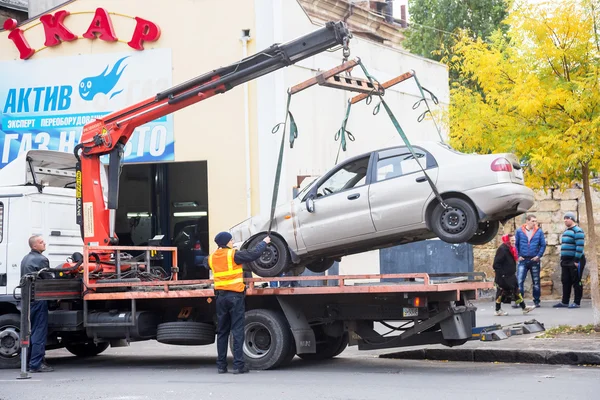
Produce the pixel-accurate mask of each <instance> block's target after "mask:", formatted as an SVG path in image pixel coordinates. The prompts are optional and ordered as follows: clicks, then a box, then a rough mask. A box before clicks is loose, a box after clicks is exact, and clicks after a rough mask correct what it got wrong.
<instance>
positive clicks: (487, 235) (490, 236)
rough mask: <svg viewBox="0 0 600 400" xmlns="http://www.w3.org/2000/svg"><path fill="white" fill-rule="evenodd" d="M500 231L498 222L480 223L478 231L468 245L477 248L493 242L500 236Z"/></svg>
mask: <svg viewBox="0 0 600 400" xmlns="http://www.w3.org/2000/svg"><path fill="white" fill-rule="evenodd" d="M499 229H500V222H498V221H486V222H480V223H479V226H478V228H477V231H476V232H475V234H474V235H473V237H471V239H469V240H468V241H467V243H469V244H472V245H475V246H477V245H482V244H486V243H488V242H491V241H492V240H494V238H495V237H496V235H497V234H498V230H499Z"/></svg>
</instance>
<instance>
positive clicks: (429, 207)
mask: <svg viewBox="0 0 600 400" xmlns="http://www.w3.org/2000/svg"><path fill="white" fill-rule="evenodd" d="M440 196H442V199H444V200H446V199H454V198H456V199H461V200H464V201H466V202H468V203H469V204H470V205H471V206H472V207H473V208H474V209H475V210H476V211H477V215H478V217H479V220H480V221H481V220H482V219H483V218H484V217H485V213H484V212H483V211H481V209H480V208H479V207H477V205H476V204H475V203H474V202H473V200H471V198H470V197H469V196H467V195H466V194H464V193H460V192H445V193H440ZM438 204H439V202H438V200H437V198H436V197H433V199H431V201H430V202H429V204H427V208H426V209H425V224H426V226H427V229H429V230H431V214H432V213H433V210H434V209H435V206H437V205H438Z"/></svg>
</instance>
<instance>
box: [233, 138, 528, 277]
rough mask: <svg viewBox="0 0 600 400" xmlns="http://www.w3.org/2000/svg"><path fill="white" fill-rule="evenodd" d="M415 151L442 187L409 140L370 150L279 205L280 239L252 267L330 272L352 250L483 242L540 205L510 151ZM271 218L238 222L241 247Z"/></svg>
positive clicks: (261, 271)
mask: <svg viewBox="0 0 600 400" xmlns="http://www.w3.org/2000/svg"><path fill="white" fill-rule="evenodd" d="M413 149H414V152H415V155H416V156H417V159H418V160H419V163H420V164H421V166H422V167H423V168H424V169H425V171H426V173H427V176H429V178H430V179H431V181H432V182H433V183H434V184H435V187H436V188H437V190H438V192H439V194H440V195H441V196H442V198H443V202H444V205H445V207H444V206H443V205H442V204H441V203H440V202H439V201H438V200H437V197H436V196H435V194H434V193H433V190H432V187H431V185H430V183H429V182H428V179H427V176H426V175H425V174H424V173H423V170H422V169H421V167H420V166H419V163H417V160H416V159H415V157H414V155H413V154H412V153H411V152H410V151H409V149H408V148H407V147H405V146H399V147H393V148H387V149H381V150H376V151H372V152H370V153H367V154H362V155H359V156H356V157H353V158H351V159H348V160H346V161H343V162H341V163H340V164H338V165H336V166H335V167H334V168H333V169H331V170H330V171H329V172H327V173H326V174H325V175H323V176H322V177H320V178H318V179H315V180H314V181H313V182H312V183H310V184H309V185H307V186H305V187H304V189H302V191H300V192H299V193H298V195H297V196H296V197H295V198H294V199H293V200H292V201H291V202H289V203H286V204H281V205H279V206H278V207H277V209H276V211H275V216H274V220H273V224H272V230H271V240H272V241H271V243H270V244H269V246H268V248H267V250H266V251H265V252H264V253H263V255H262V257H261V258H260V259H259V260H257V261H255V262H253V263H251V264H250V267H251V269H252V271H253V272H254V273H256V274H257V275H259V276H262V277H272V276H279V275H280V274H281V273H283V272H286V271H288V270H290V269H292V268H296V267H298V268H303V267H306V268H308V269H309V270H311V271H313V272H323V271H325V270H327V269H328V268H330V267H331V266H332V265H333V263H334V262H335V261H339V260H340V259H341V257H343V256H345V255H350V254H356V253H362V252H365V251H369V250H374V249H380V248H384V247H389V246H396V245H400V244H404V243H410V242H415V241H419V240H425V239H430V238H435V237H438V238H440V239H441V240H443V241H445V242H448V243H464V242H467V243H471V244H484V243H487V242H489V241H491V240H492V239H493V238H494V237H495V236H496V235H497V233H498V229H499V225H500V222H504V221H506V220H508V219H510V218H513V217H515V216H518V215H520V214H523V213H525V212H527V210H529V208H531V206H532V205H533V201H534V200H533V191H532V190H531V189H530V188H528V187H526V186H525V185H524V180H523V170H522V168H521V165H520V164H519V161H518V159H517V157H516V156H515V155H514V154H510V153H501V154H486V155H478V154H463V153H460V152H457V151H455V150H454V149H452V148H451V147H449V146H448V145H446V144H444V143H441V142H423V143H417V144H415V145H413ZM268 227H269V216H256V217H252V218H250V219H248V220H246V221H244V222H242V223H240V224H239V225H236V226H234V227H233V228H231V230H230V232H231V233H232V235H233V238H234V241H235V242H236V245H238V246H239V247H240V248H247V247H254V245H256V244H257V243H258V242H259V241H261V240H262V239H263V238H264V237H265V235H266V231H267V230H268Z"/></svg>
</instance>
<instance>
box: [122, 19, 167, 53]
mask: <svg viewBox="0 0 600 400" xmlns="http://www.w3.org/2000/svg"><path fill="white" fill-rule="evenodd" d="M135 20H136V21H137V23H136V24H135V28H134V30H133V35H132V36H131V40H130V41H129V42H128V43H127V44H128V45H129V46H131V47H132V48H134V49H136V50H144V46H143V45H142V43H144V42H154V41H155V40H158V38H159V37H160V28H159V27H158V26H157V25H156V24H155V23H154V22H150V21H148V20H145V19H143V18H140V17H135Z"/></svg>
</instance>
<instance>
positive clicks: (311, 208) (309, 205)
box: [306, 196, 315, 213]
mask: <svg viewBox="0 0 600 400" xmlns="http://www.w3.org/2000/svg"><path fill="white" fill-rule="evenodd" d="M306 209H307V210H308V212H310V213H314V212H315V199H314V197H312V196H310V197H309V198H307V199H306Z"/></svg>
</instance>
